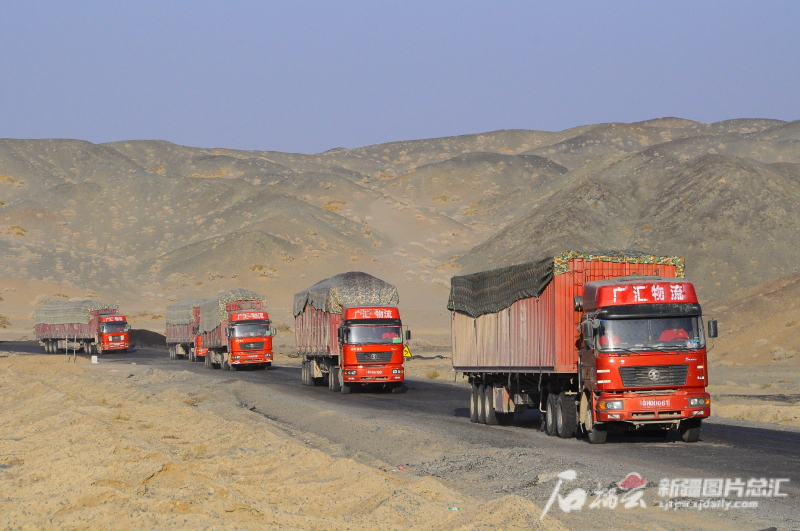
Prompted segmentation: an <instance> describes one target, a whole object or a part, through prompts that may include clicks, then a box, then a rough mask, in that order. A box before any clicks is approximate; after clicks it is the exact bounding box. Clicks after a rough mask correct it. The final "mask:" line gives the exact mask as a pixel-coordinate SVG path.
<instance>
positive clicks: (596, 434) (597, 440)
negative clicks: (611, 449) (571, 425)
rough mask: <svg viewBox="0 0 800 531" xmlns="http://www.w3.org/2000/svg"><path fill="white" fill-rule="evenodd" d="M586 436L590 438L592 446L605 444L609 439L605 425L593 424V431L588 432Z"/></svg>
mask: <svg viewBox="0 0 800 531" xmlns="http://www.w3.org/2000/svg"><path fill="white" fill-rule="evenodd" d="M586 434H587V435H588V437H589V442H590V443H591V444H605V443H606V438H607V437H608V429H607V427H606V425H605V424H598V423H596V422H595V423H594V424H592V429H591V430H588V431H587V432H586Z"/></svg>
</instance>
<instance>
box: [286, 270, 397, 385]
mask: <svg viewBox="0 0 800 531" xmlns="http://www.w3.org/2000/svg"><path fill="white" fill-rule="evenodd" d="M398 302H399V297H398V294H397V288H395V287H394V286H393V285H391V284H388V283H387V282H384V281H383V280H381V279H379V278H376V277H373V276H372V275H369V274H367V273H362V272H359V271H351V272H349V273H342V274H341V275H336V276H334V277H331V278H328V279H325V280H322V281H320V282H318V283H316V284H314V285H313V286H311V287H310V288H308V289H306V290H304V291H301V292H300V293H297V294H295V296H294V316H295V340H296V342H297V353H298V354H299V355H300V356H301V357H302V359H303V364H302V371H301V377H302V380H303V384H304V385H310V386H314V385H325V383H326V381H327V385H328V388H329V389H330V390H331V391H337V392H342V393H345V394H347V393H349V392H350V391H351V390H352V389H353V388H356V387H361V388H373V389H386V390H390V391H391V392H393V393H399V392H400V391H401V389H402V387H401V386H402V383H403V381H404V379H405V374H404V372H405V371H404V368H403V361H404V357H403V355H404V347H405V344H404V341H403V337H404V336H403V323H402V321H401V320H400V310H398V308H397V304H398ZM405 339H406V341H408V340H410V339H411V332H410V331H408V330H406V332H405Z"/></svg>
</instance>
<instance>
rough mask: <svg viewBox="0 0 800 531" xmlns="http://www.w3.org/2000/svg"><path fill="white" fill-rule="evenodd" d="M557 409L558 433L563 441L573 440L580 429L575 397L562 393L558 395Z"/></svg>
mask: <svg viewBox="0 0 800 531" xmlns="http://www.w3.org/2000/svg"><path fill="white" fill-rule="evenodd" d="M557 404H558V407H557V408H556V410H557V413H556V415H557V416H556V431H557V432H558V436H559V437H561V438H562V439H572V438H573V437H575V431H576V430H577V427H578V419H577V416H578V411H577V408H576V407H575V395H568V394H565V393H561V394H559V395H558V401H557Z"/></svg>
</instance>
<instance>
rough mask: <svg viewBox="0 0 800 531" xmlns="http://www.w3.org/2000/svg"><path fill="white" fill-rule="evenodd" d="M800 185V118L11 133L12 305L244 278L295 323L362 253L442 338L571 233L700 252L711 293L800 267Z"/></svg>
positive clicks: (171, 291) (5, 192) (2, 236)
mask: <svg viewBox="0 0 800 531" xmlns="http://www.w3.org/2000/svg"><path fill="white" fill-rule="evenodd" d="M799 198H800V122H782V121H778V120H760V119H745V120H730V121H726V122H719V123H715V124H702V123H698V122H693V121H690V120H683V119H677V118H664V119H657V120H649V121H646V122H641V123H636V124H599V125H590V126H582V127H577V128H573V129H569V130H566V131H560V132H546V131H521V130H511V131H496V132H492V133H485V134H480V135H465V136H459V137H451V138H440V139H430V140H418V141H404V142H393V143H389V144H381V145H375V146H366V147H361V148H355V149H333V150H330V151H327V152H325V153H320V154H315V155H304V154H294V153H278V152H257V151H236V150H229V149H203V148H191V147H185V146H178V145H175V144H171V143H169V142H164V141H131V142H115V143H109V144H102V145H95V144H91V143H89V142H83V141H78V140H14V139H4V140H0V275H2V281H3V288H2V289H3V290H4V291H3V293H2V297H3V298H4V299H6V300H5V301H3V302H0V314H2V315H5V316H6V317H8V318H9V319H10V323H11V325H10V328H8V330H7V332H9V333H11V332H10V331H11V330H15V331H16V332H19V331H20V330H22V329H23V328H25V327H27V326H29V323H28V317H29V314H30V311H31V310H32V308H33V305H34V303H35V304H38V303H41V302H44V301H46V300H49V299H52V298H59V297H66V298H68V297H73V296H85V295H92V296H96V297H100V298H104V299H106V300H110V301H114V302H118V303H120V304H121V305H122V306H123V309H125V308H128V310H126V311H128V313H134V314H136V313H137V312H138V314H137V315H141V316H142V317H141V319H142V320H145V321H147V323H146V325H147V326H150V327H152V328H154V329H159V328H160V327H161V326H162V322H163V321H161V318H162V316H163V307H164V306H165V305H166V304H167V303H168V301H172V300H177V299H180V298H185V297H198V296H200V297H202V296H207V295H210V294H212V293H216V292H218V291H221V290H222V289H227V288H229V287H234V286H244V287H249V288H251V289H254V290H256V291H261V292H264V293H265V294H267V295H268V296H269V297H270V300H271V301H272V302H271V306H272V307H273V309H274V310H275V311H276V312H278V314H279V315H278V317H279V321H281V320H282V321H285V322H289V312H288V309H289V307H290V305H291V295H292V294H293V293H294V292H296V291H299V290H301V289H303V288H305V287H307V286H308V285H310V284H312V283H314V282H316V281H317V280H319V279H321V278H324V277H327V276H330V275H333V274H336V273H340V272H343V271H349V270H356V269H357V270H363V271H368V272H370V273H372V274H375V275H378V276H380V277H382V278H384V279H386V280H388V281H390V282H394V283H396V284H397V285H398V287H399V289H400V293H401V305H402V306H403V307H404V308H405V309H406V314H405V315H406V317H407V321H408V322H409V324H411V325H412V326H416V327H417V329H418V330H420V331H421V332H423V333H424V334H428V335H429V337H430V340H431V341H433V342H442V341H445V340H446V338H447V336H448V328H449V323H448V319H447V313H446V311H444V307H445V304H446V298H447V291H448V286H449V278H450V276H452V275H453V274H460V273H464V272H471V271H476V270H480V269H486V268H491V267H499V266H502V265H507V264H511V263H516V262H520V261H525V260H530V259H536V258H541V257H544V256H547V255H549V254H552V253H555V252H559V251H562V250H566V249H609V248H636V249H640V250H643V251H648V252H651V253H656V254H678V255H683V256H686V257H687V265H688V273H689V277H690V278H691V279H693V280H695V281H697V282H698V284H699V286H700V289H701V293H702V295H703V298H705V299H716V298H718V297H722V296H725V295H727V294H730V293H732V292H733V291H735V290H737V289H740V288H742V287H743V286H749V285H756V284H758V283H761V282H766V281H769V280H771V279H775V278H779V277H782V276H785V275H789V274H792V273H795V272H797V271H798V252H797V250H796V249H797V248H798V244H800V241H799V240H798V238H799V236H798V234H800V230H799V229H800V214H798V212H800V205H798V200H799ZM12 301H20V302H21V301H29V302H27V303H26V304H23V305H22V307H20V306H19V303H18V302H12ZM16 332H15V333H16ZM19 335H20V334H18V333H16V336H19Z"/></svg>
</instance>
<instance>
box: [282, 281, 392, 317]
mask: <svg viewBox="0 0 800 531" xmlns="http://www.w3.org/2000/svg"><path fill="white" fill-rule="evenodd" d="M399 302H400V296H399V295H398V294H397V288H396V287H394V286H393V285H391V284H389V283H388V282H384V281H383V280H381V279H379V278H377V277H373V276H372V275H369V274H367V273H362V272H360V271H350V272H349V273H342V274H340V275H336V276H334V277H331V278H326V279H325V280H321V281H319V282H317V283H316V284H314V285H313V286H311V287H310V288H308V289H307V290H304V291H301V292H300V293H296V294H295V296H294V315H295V317H296V316H297V315H299V314H300V313H301V312H302V311H303V308H305V307H306V304H310V305H312V306H313V307H314V308H316V309H317V310H322V311H323V312H330V313H337V314H338V313H342V308H343V307H345V306H355V305H360V304H385V305H389V306H397V304H398V303H399Z"/></svg>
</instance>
